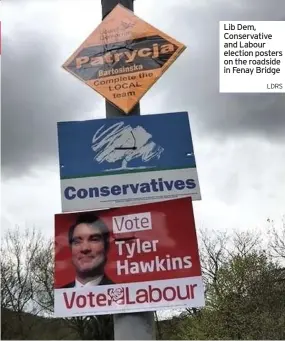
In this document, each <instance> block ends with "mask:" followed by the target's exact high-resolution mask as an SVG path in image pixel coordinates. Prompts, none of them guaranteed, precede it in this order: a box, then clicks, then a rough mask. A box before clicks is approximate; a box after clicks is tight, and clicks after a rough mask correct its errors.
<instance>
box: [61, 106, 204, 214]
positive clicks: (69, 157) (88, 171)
mask: <svg viewBox="0 0 285 341" xmlns="http://www.w3.org/2000/svg"><path fill="white" fill-rule="evenodd" d="M58 143H59V145H58V146H59V163H60V183H61V200H62V211H63V212H73V211H82V210H92V209H100V208H112V207H121V206H129V205H138V204H144V203H148V202H149V203H150V202H154V201H162V200H170V199H176V198H181V197H190V196H191V198H192V200H200V199H201V195H200V187H199V181H198V174H197V168H196V160H195V153H194V148H193V142H192V137H191V131H190V124H189V117H188V113H187V112H177V113H166V114H155V115H142V116H132V117H127V118H125V117H120V118H112V119H98V120H88V121H71V122H59V123H58Z"/></svg>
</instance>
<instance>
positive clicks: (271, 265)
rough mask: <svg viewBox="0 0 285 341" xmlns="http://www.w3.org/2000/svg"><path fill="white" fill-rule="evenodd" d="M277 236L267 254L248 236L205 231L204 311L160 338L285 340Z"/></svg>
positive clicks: (284, 283)
mask: <svg viewBox="0 0 285 341" xmlns="http://www.w3.org/2000/svg"><path fill="white" fill-rule="evenodd" d="M278 231H279V235H278V236H280V235H281V233H282V232H281V233H280V230H278ZM276 232H277V231H276V230H275V232H274V233H276ZM278 236H276V235H273V236H272V240H273V241H274V240H275V241H276V240H277V241H278V242H279V243H278V244H272V243H271V244H270V245H271V247H270V248H267V247H266V248H264V247H263V246H264V245H262V241H261V240H259V238H258V237H257V236H255V235H254V234H251V233H249V232H248V233H238V234H235V235H234V236H233V237H232V238H228V237H227V236H225V235H222V234H216V235H214V236H213V234H211V235H210V234H209V233H206V232H205V231H204V232H203V233H202V235H201V238H200V242H201V244H202V245H201V246H202V247H201V259H202V260H203V263H202V265H203V273H204V282H205V291H206V299H207V304H206V307H205V308H203V309H200V310H197V309H190V310H188V311H187V312H185V313H184V314H182V315H181V316H179V317H176V318H173V319H171V320H170V321H167V323H166V322H164V328H163V331H164V332H163V335H162V338H163V339H198V340H199V339H200V340H207V339H216V340H217V339H224V340H229V339H232V340H246V339H251V340H257V339H260V340H261V339H263V340H265V339H267V340H270V339H274V340H277V339H285V268H284V267H282V262H277V261H276V260H275V259H274V258H272V257H271V254H272V253H274V252H275V251H276V250H275V249H274V246H275V247H276V245H277V246H278V249H277V250H278V254H279V255H280V254H284V251H285V250H284V249H283V250H282V239H280V238H277V237H278ZM283 245H284V244H283ZM280 246H281V247H280ZM282 252H283V253H282Z"/></svg>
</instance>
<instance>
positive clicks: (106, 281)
mask: <svg viewBox="0 0 285 341" xmlns="http://www.w3.org/2000/svg"><path fill="white" fill-rule="evenodd" d="M108 284H115V283H114V282H113V281H112V280H111V279H110V278H109V277H107V276H106V275H104V276H103V278H102V279H101V282H100V283H99V284H98V285H108ZM74 287H75V281H72V282H70V283H67V284H65V285H64V286H62V287H60V289H66V288H74Z"/></svg>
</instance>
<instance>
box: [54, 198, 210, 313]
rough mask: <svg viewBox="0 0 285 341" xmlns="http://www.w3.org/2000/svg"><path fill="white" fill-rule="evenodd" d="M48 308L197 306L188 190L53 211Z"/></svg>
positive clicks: (199, 287) (198, 281) (199, 290)
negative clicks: (134, 202) (51, 304)
mask: <svg viewBox="0 0 285 341" xmlns="http://www.w3.org/2000/svg"><path fill="white" fill-rule="evenodd" d="M54 280H55V281H54V283H55V290H54V291H55V295H54V297H55V316H56V317H71V316H84V315H87V316H88V315H92V314H95V315H99V314H112V313H125V312H138V311H150V310H157V309H170V308H179V307H180V308H183V307H184V308H185V307H202V306H204V289H203V283H202V277H201V267H200V260H199V254H198V246H197V237H196V231H195V224H194V217H193V208H192V202H191V199H189V198H182V199H177V200H169V201H165V202H158V203H152V204H144V205H138V206H131V207H123V208H115V209H110V210H103V211H102V210H101V211H88V212H86V211H85V212H77V213H66V214H64V213H61V214H57V215H55V277H54Z"/></svg>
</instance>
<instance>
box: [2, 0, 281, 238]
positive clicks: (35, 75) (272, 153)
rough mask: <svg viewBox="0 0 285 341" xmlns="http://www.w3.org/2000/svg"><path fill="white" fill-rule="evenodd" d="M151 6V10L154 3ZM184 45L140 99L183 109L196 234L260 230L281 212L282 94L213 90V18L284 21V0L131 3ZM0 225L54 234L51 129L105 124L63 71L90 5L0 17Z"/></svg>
mask: <svg viewBox="0 0 285 341" xmlns="http://www.w3.org/2000/svg"><path fill="white" fill-rule="evenodd" d="M154 6H156V7H155V8H154ZM135 12H136V14H137V15H138V16H140V17H141V18H142V19H144V20H146V21H147V22H149V23H151V24H152V25H154V26H156V27H157V28H159V29H161V30H162V31H165V32H166V33H167V34H169V35H171V36H173V37H174V38H176V39H177V40H179V41H181V42H183V43H184V44H185V45H186V46H187V49H186V51H185V52H184V53H183V54H182V55H181V56H180V57H179V58H178V60H177V61H176V62H175V63H174V64H173V65H172V66H171V67H170V69H169V70H168V71H167V72H166V73H165V74H164V76H163V77H162V78H161V79H160V80H159V81H158V82H157V83H156V84H155V86H153V87H152V89H151V90H150V91H149V92H148V93H147V94H146V95H145V96H144V98H143V99H142V101H141V111H142V113H143V114H149V113H160V112H171V111H188V112H189V114H190V123H191V128H192V136H193V142H194V149H195V154H196V161H197V168H198V175H199V181H200V187H201V193H202V201H200V202H195V204H194V211H195V219H196V224H197V226H198V227H204V228H209V229H228V230H232V229H236V228H238V229H261V230H265V229H266V226H267V225H266V219H267V218H268V217H270V218H271V219H275V220H277V221H281V218H282V215H284V214H285V110H284V108H285V100H284V98H285V96H284V94H276V95H274V94H219V92H218V23H219V20H285V1H284V0H270V1H269V0H232V1H230V0H136V2H135ZM2 20H3V21H4V26H3V32H2V35H3V52H2V125H1V139H2V224H3V225H2V226H3V227H4V228H7V227H11V226H14V225H15V224H19V225H21V226H32V225H36V226H38V227H39V228H41V229H42V230H43V231H44V233H45V234H46V235H48V236H52V235H53V215H54V213H59V212H60V211H61V205H60V186H59V185H60V184H59V169H58V154H57V136H56V133H57V132H56V122H57V121H65V120H77V119H78V120H84V119H90V118H103V117H104V115H105V111H104V110H105V107H104V100H103V98H102V97H101V96H100V95H98V94H97V93H96V92H95V91H93V90H92V89H91V88H89V87H87V86H85V85H84V84H83V83H81V82H80V81H79V80H77V79H76V78H75V77H74V76H72V75H70V74H69V73H68V72H66V71H65V70H63V69H62V68H61V65H62V64H63V62H64V61H65V60H66V59H67V58H68V57H69V56H70V55H71V53H73V52H74V51H75V49H76V48H77V47H78V46H79V45H80V44H81V43H82V42H83V40H85V39H86V37H87V36H88V35H89V34H90V33H91V32H92V31H93V30H94V28H95V27H96V26H97V25H98V24H99V23H100V21H101V1H100V0H80V1H75V0H69V1H67V0H66V1H65V0H49V1H45V0H40V1H39V0H37V1H28V0H10V1H7V4H5V12H4V15H2Z"/></svg>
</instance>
